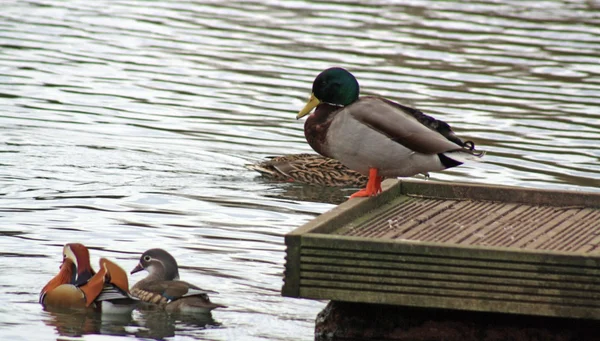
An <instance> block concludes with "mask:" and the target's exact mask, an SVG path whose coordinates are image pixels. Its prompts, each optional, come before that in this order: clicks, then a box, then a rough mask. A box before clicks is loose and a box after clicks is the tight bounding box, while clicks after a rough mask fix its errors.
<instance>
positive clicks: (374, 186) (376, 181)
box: [350, 168, 383, 199]
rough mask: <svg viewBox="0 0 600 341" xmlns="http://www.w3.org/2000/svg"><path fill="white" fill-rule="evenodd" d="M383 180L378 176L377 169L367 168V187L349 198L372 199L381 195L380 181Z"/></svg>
mask: <svg viewBox="0 0 600 341" xmlns="http://www.w3.org/2000/svg"><path fill="white" fill-rule="evenodd" d="M382 180H383V178H382V177H381V176H379V175H378V171H377V168H369V181H368V182H367V187H366V188H365V189H362V190H360V191H358V192H356V193H354V194H352V195H351V196H350V199H352V198H361V197H372V196H375V195H377V194H379V193H381V181H382Z"/></svg>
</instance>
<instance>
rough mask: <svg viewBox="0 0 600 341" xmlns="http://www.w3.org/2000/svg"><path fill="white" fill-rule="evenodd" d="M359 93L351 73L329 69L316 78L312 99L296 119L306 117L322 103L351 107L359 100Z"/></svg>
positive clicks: (340, 69)
mask: <svg viewBox="0 0 600 341" xmlns="http://www.w3.org/2000/svg"><path fill="white" fill-rule="evenodd" d="M359 91H360V87H359V85H358V81H357V80H356V78H355V77H354V76H353V75H352V74H351V73H350V72H348V71H347V70H346V69H343V68H340V67H333V68H329V69H327V70H325V71H323V72H321V73H320V74H319V75H318V76H317V78H315V81H314V82H313V87H312V93H311V95H310V99H309V100H308V103H306V106H305V107H304V108H303V109H302V110H300V112H299V113H298V116H296V118H301V117H304V116H306V115H307V114H308V113H310V111H311V110H312V109H313V108H315V107H316V106H317V105H319V104H320V103H327V104H331V105H334V106H340V107H342V106H346V105H350V104H352V103H354V102H355V101H356V100H357V99H358V94H359Z"/></svg>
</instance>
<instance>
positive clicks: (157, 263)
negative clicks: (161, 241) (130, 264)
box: [131, 249, 179, 281]
mask: <svg viewBox="0 0 600 341" xmlns="http://www.w3.org/2000/svg"><path fill="white" fill-rule="evenodd" d="M142 270H146V271H148V273H149V276H151V277H155V278H157V279H160V280H165V281H172V280H177V279H179V268H178V266H177V261H176V260H175V258H174V257H173V256H171V254H170V253H168V252H167V251H165V250H163V249H150V250H147V251H146V252H144V253H143V254H142V256H141V257H140V262H139V263H138V265H137V266H136V267H135V268H134V269H133V270H131V274H134V273H136V272H139V271H142Z"/></svg>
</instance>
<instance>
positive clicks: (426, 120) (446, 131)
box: [383, 99, 472, 147]
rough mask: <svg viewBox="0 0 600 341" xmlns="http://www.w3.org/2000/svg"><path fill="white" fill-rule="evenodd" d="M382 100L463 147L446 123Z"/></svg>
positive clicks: (418, 111)
mask: <svg viewBox="0 0 600 341" xmlns="http://www.w3.org/2000/svg"><path fill="white" fill-rule="evenodd" d="M383 100H384V101H385V102H387V103H388V104H390V105H392V106H395V107H397V108H398V109H400V110H402V111H404V112H405V113H407V114H409V115H411V116H412V117H414V118H415V119H416V120H417V121H419V122H420V123H421V124H423V125H424V126H426V127H428V128H429V129H432V130H435V131H437V132H438V133H440V134H442V135H443V136H444V137H445V138H447V139H448V140H450V141H452V142H454V143H456V144H457V145H459V146H461V147H464V146H465V142H463V140H461V139H460V138H459V137H458V136H456V134H454V131H452V128H450V125H449V124H448V123H446V122H444V121H442V120H438V119H435V118H434V117H431V116H429V115H425V114H424V113H423V112H422V111H421V110H418V109H415V108H411V107H407V106H404V105H402V104H400V103H396V102H393V101H390V100H387V99H383ZM471 143H472V142H471Z"/></svg>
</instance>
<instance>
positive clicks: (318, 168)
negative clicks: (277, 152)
mask: <svg viewBox="0 0 600 341" xmlns="http://www.w3.org/2000/svg"><path fill="white" fill-rule="evenodd" d="M247 167H248V168H249V169H252V170H255V171H257V172H259V173H261V175H263V176H267V177H270V178H273V179H275V180H279V181H288V182H300V183H305V184H311V185H321V186H328V187H363V186H365V185H366V184H367V177H366V176H364V175H362V174H360V173H359V172H356V171H353V170H351V169H348V167H346V166H344V165H343V164H342V163H341V162H339V161H338V160H335V159H330V158H327V157H324V156H321V155H318V154H288V155H282V156H274V157H270V159H269V160H266V161H263V162H260V163H256V164H252V165H247Z"/></svg>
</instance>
